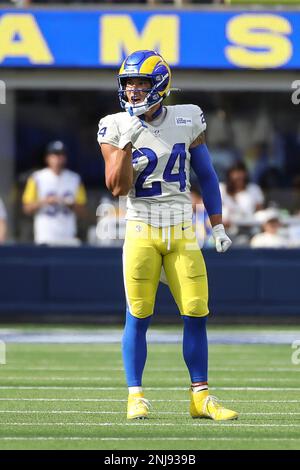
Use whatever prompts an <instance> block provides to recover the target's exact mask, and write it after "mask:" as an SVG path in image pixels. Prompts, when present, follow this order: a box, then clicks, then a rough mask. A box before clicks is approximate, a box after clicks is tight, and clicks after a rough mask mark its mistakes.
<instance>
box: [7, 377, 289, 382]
mask: <svg viewBox="0 0 300 470" xmlns="http://www.w3.org/2000/svg"><path fill="white" fill-rule="evenodd" d="M0 377H1V381H3V380H19V381H22V380H25V381H30V382H32V381H42V380H44V381H51V382H52V381H53V382H54V381H57V382H68V381H70V382H72V381H73V382H93V381H95V382H97V381H99V382H112V377H111V376H103V375H101V376H100V377H78V376H76V375H75V376H71V377H36V376H35V377H30V376H22V375H13V376H3V377H2V376H1V375H0ZM297 379H298V377H297V378H296V379H295V378H294V377H289V378H276V377H269V378H265V377H263V378H262V377H239V378H238V381H239V382H241V381H245V382H258V381H259V380H260V381H263V382H283V383H284V382H295V381H297ZM156 380H157V379H156ZM168 380H169V381H170V382H172V383H174V382H182V381H183V380H184V378H183V377H170V378H169V379H167V380H166V378H165V377H163V378H160V379H158V381H161V382H163V383H165V382H167V381H168ZM210 380H211V381H217V380H218V381H219V382H222V381H223V382H232V377H221V376H219V375H218V376H216V377H214V376H213V375H211V377H210Z"/></svg>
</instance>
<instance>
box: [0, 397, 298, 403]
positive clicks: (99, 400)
mask: <svg viewBox="0 0 300 470" xmlns="http://www.w3.org/2000/svg"><path fill="white" fill-rule="evenodd" d="M0 401H47V402H65V401H66V402H91V403H98V402H105V403H110V402H127V399H124V398H11V397H7V398H3V397H2V398H0ZM189 401H190V400H178V399H176V400H175V399H174V400H160V399H153V400H152V399H151V402H153V403H156V402H162V403H174V402H175V403H178V402H185V403H188V402H189ZM222 402H223V403H282V400H223V399H222ZM284 403H300V400H284Z"/></svg>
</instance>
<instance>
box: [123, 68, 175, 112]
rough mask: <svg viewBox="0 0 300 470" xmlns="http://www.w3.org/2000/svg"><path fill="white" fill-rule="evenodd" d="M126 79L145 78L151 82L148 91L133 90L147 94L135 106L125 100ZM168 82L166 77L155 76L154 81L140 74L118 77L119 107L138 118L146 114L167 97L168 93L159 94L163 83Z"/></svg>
mask: <svg viewBox="0 0 300 470" xmlns="http://www.w3.org/2000/svg"><path fill="white" fill-rule="evenodd" d="M128 78H145V79H147V80H149V81H150V82H151V85H152V87H151V88H148V89H135V91H142V92H143V93H147V94H146V96H145V98H144V100H143V101H142V102H138V103H137V104H133V103H129V101H128V98H127V94H126V93H127V92H128V90H126V83H127V79H128ZM166 80H168V75H166V76H163V75H156V77H155V79H154V78H153V77H151V76H150V77H149V76H148V75H142V74H133V75H127V76H125V77H124V76H123V77H118V81H119V92H118V94H119V100H120V105H121V107H122V108H123V109H125V110H126V111H128V112H129V114H131V115H132V116H140V115H141V114H144V113H146V112H147V111H149V110H150V109H151V108H152V107H153V106H155V105H156V104H158V103H161V101H162V100H163V99H164V98H165V97H166V96H168V95H169V92H168V93H166V94H163V95H162V94H160V93H159V91H160V89H162V88H164V83H165V81H166Z"/></svg>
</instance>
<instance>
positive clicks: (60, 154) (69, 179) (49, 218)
mask: <svg viewBox="0 0 300 470" xmlns="http://www.w3.org/2000/svg"><path fill="white" fill-rule="evenodd" d="M45 158H46V165H47V167H46V168H44V169H42V170H38V171H35V172H34V173H33V174H32V175H31V176H30V177H29V179H28V181H27V184H26V187H25V191H24V194H23V209H24V212H25V214H27V215H34V241H35V243H38V244H40V243H46V244H51V245H76V244H78V243H79V240H78V239H77V238H76V233H77V224H76V222H77V221H76V216H77V215H83V214H84V208H85V205H86V192H85V188H84V186H83V184H82V182H81V178H80V176H79V175H78V174H77V173H74V172H73V171H70V170H67V169H66V168H65V166H66V163H67V156H66V149H65V146H64V144H63V143H62V142H60V141H55V142H51V143H50V144H49V145H48V147H47V150H46V157H45Z"/></svg>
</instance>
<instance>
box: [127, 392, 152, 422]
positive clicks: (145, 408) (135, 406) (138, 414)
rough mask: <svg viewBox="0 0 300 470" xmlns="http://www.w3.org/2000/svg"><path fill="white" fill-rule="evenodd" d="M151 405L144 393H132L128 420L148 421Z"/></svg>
mask: <svg viewBox="0 0 300 470" xmlns="http://www.w3.org/2000/svg"><path fill="white" fill-rule="evenodd" d="M149 408H150V403H149V401H148V400H146V398H144V394H143V393H131V394H129V395H128V404H127V419H146V418H148V412H149Z"/></svg>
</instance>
